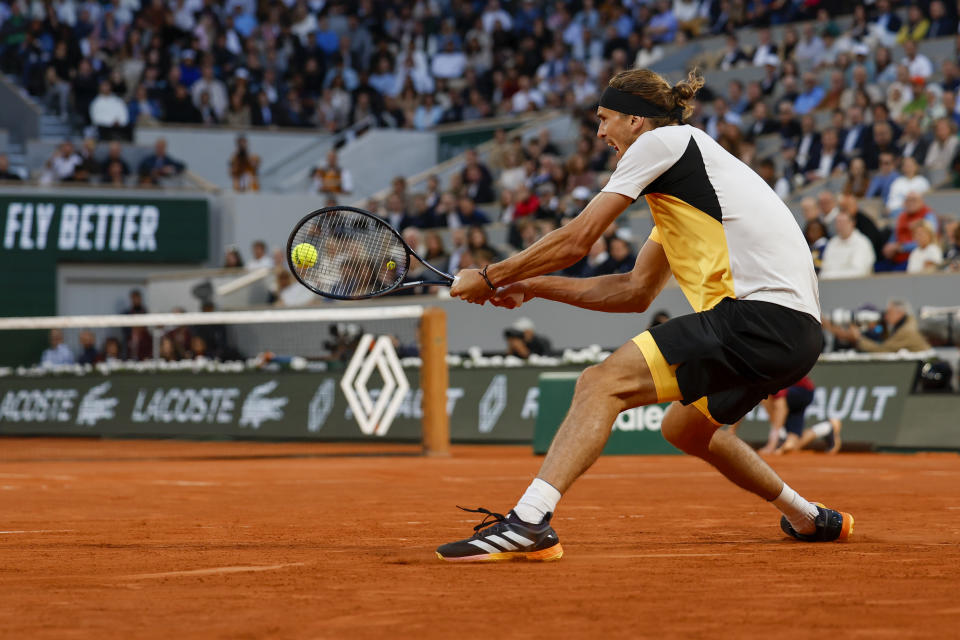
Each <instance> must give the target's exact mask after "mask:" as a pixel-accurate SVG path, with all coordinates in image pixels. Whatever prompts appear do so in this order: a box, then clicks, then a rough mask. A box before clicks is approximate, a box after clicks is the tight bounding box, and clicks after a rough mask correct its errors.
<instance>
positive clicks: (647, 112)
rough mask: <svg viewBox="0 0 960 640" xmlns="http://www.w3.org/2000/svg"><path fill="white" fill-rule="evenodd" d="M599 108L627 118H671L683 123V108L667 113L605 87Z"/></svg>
mask: <svg viewBox="0 0 960 640" xmlns="http://www.w3.org/2000/svg"><path fill="white" fill-rule="evenodd" d="M600 106H601V107H603V108H604V109H613V110H614V111H619V112H620V113H625V114H627V115H629V116H644V117H649V118H672V119H673V120H676V121H677V122H683V107H677V108H675V109H673V110H672V111H667V110H666V109H664V108H663V107H660V106H657V105H655V104H653V103H652V102H650V101H648V100H644V99H643V98H641V97H640V96H638V95H635V94H633V93H627V92H626V91H620V90H619V89H614V88H613V87H607V88H606V89H604V90H603V95H601V96H600Z"/></svg>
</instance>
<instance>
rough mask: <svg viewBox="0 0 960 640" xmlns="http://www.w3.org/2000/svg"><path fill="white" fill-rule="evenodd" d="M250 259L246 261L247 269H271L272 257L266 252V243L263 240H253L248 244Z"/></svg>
mask: <svg viewBox="0 0 960 640" xmlns="http://www.w3.org/2000/svg"><path fill="white" fill-rule="evenodd" d="M250 256H251V257H250V261H249V262H248V263H247V270H248V271H254V270H256V269H272V268H273V258H272V257H271V256H270V254H269V253H268V252H267V243H266V242H264V241H263V240H254V241H253V244H251V245H250Z"/></svg>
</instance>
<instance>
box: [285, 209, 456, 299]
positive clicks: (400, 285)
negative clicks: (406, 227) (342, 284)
mask: <svg viewBox="0 0 960 640" xmlns="http://www.w3.org/2000/svg"><path fill="white" fill-rule="evenodd" d="M335 211H349V212H352V213H359V214H361V215H364V216H367V217H368V218H372V219H373V220H374V221H375V222H376V223H377V224H379V225H381V226H383V227H385V228H386V229H389V230H390V232H391V233H393V235H394V236H395V237H396V238H397V240H399V241H400V244H401V245H402V246H403V248H404V249H405V250H406V252H407V264H406V267H405V268H404V271H403V273H404V275H406V274H407V272H408V271H409V270H410V258H416V259H417V260H419V261H420V264H422V265H423V266H425V267H426V268H427V269H429V270H430V271H432V272H434V273H435V274H437V275H438V276H440V278H442V279H441V280H414V281H407V282H404V280H403V279H402V278H400V279H399V280H397V282H395V283H394V284H393V286H392V287H390V288H389V289H384V290H383V291H378V292H377V293H371V294H368V295H363V296H341V295H337V294H335V293H330V292H328V291H320V290H319V289H317V288H316V287H314V286H312V285H310V284H309V283H307V282H305V281H304V280H303V278H301V277H300V274H299V273H297V267H296V265H294V264H293V246H294V245H293V241H294V239H295V238H296V235H297V232H298V231H300V229H302V228H303V226H304V225H305V224H307V222H309V221H310V220H311V219H314V218H317V217H319V216H321V215H324V214H327V213H332V212H335ZM315 248H316V249H317V260H318V261H319V259H320V248H319V247H315ZM287 266H288V267H289V268H290V271H291V273H293V277H294V278H296V279H297V282H299V283H300V284H302V285H303V286H305V287H306V288H307V289H309V290H310V291H313V292H314V293H316V294H317V295H320V296H323V297H324V298H331V299H333V300H368V299H370V298H379V297H380V296H385V295H387V294H388V293H393V292H395V291H401V290H403V289H410V288H413V287H425V286H434V285H439V286H443V287H449V286H451V285H452V284H453V281H454V277H453V276H452V275H450V274H449V273H445V272H443V271H441V270H440V269H437V268H436V267H434V266H433V265H432V264H430V263H429V262H427V261H426V260H424V259H423V258H421V257H420V255H419V254H418V253H417V252H416V251H414V250H413V249H411V248H410V245H409V244H407V241H406V240H404V239H403V236H402V235H400V232H399V231H397V230H396V229H395V228H394V227H393V225H392V224H390V223H389V222H387V221H386V220H384V219H383V218H381V217H380V216H378V215H376V214H373V213H371V212H369V211H366V210H365V209H359V208H357V207H350V206H347V205H342V206H341V205H338V206H335V207H323V208H320V209H317V210H315V211H311V212H310V213H308V214H307V215H305V216H303V217H302V218H300V221H299V222H297V224H296V225H294V227H293V231H291V232H290V237H289V238H287ZM310 268H312V267H310Z"/></svg>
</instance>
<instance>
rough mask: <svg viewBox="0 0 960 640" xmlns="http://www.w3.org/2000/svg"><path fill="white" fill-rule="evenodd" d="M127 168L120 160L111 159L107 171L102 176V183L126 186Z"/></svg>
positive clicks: (112, 185)
mask: <svg viewBox="0 0 960 640" xmlns="http://www.w3.org/2000/svg"><path fill="white" fill-rule="evenodd" d="M126 171H127V170H126V168H125V167H124V165H123V164H122V163H121V162H120V161H118V160H110V161H109V162H108V163H107V172H106V175H104V176H103V177H102V178H101V181H100V182H101V184H106V185H109V186H111V187H125V186H127V174H126V173H125V172H126Z"/></svg>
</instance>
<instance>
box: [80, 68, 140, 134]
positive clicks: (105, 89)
mask: <svg viewBox="0 0 960 640" xmlns="http://www.w3.org/2000/svg"><path fill="white" fill-rule="evenodd" d="M90 122H91V123H93V125H94V126H95V127H97V130H98V131H99V133H100V139H101V140H121V139H125V140H129V139H130V138H131V136H130V132H129V130H128V128H127V125H128V124H129V122H130V113H129V111H127V105H126V104H125V103H124V102H123V99H122V98H120V97H119V96H117V95H116V94H114V93H113V86H112V85H111V84H110V81H109V80H104V81H103V82H101V83H100V93H99V95H98V96H97V97H96V98H94V100H93V101H92V102H91V103H90Z"/></svg>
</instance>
